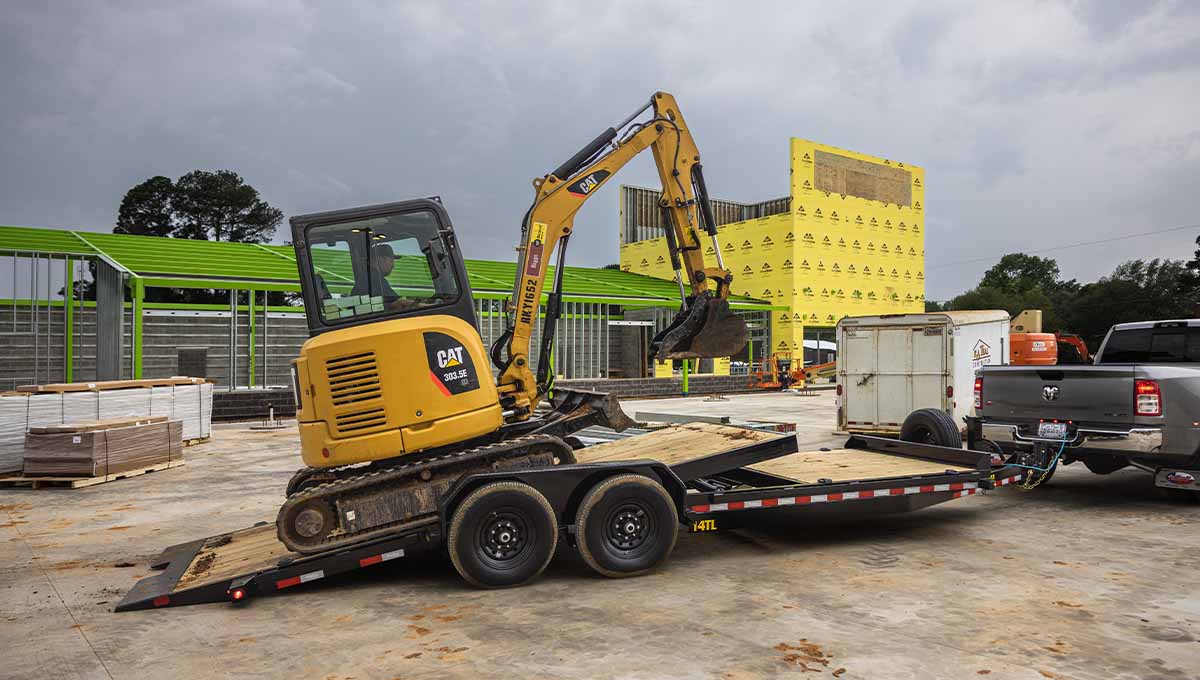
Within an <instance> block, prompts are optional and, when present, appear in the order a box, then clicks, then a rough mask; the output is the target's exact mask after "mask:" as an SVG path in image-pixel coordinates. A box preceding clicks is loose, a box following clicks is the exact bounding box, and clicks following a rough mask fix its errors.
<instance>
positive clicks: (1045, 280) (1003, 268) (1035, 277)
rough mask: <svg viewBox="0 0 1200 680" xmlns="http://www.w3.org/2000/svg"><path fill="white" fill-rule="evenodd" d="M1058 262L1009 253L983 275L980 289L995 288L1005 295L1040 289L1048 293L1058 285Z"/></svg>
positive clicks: (1045, 258)
mask: <svg viewBox="0 0 1200 680" xmlns="http://www.w3.org/2000/svg"><path fill="white" fill-rule="evenodd" d="M1058 273H1059V272H1058V262H1056V261H1055V260H1053V259H1052V258H1049V257H1038V256H1037V255H1026V254H1025V253H1009V254H1008V255H1005V256H1004V257H1002V258H1000V261H999V262H997V263H996V264H995V265H993V266H992V268H991V269H989V270H987V271H986V272H984V274H983V279H981V280H980V281H979V286H980V287H981V288H995V289H997V290H1001V291H1004V292H1006V293H1018V292H1021V291H1027V290H1032V289H1034V288H1040V289H1042V290H1043V291H1045V292H1047V293H1048V292H1050V291H1051V290H1053V289H1055V288H1056V287H1057V286H1058V285H1059V280H1058Z"/></svg>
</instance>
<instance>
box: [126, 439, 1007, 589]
mask: <svg viewBox="0 0 1200 680" xmlns="http://www.w3.org/2000/svg"><path fill="white" fill-rule="evenodd" d="M575 455H576V462H575V463H573V464H569V465H555V466H550V467H544V468H527V469H515V470H498V471H495V472H488V473H482V474H474V475H470V476H467V477H464V478H462V479H460V480H458V481H457V482H456V483H455V485H454V486H452V487H451V488H450V489H449V490H448V491H447V492H446V494H445V495H444V496H443V497H442V499H441V506H440V512H439V513H438V516H437V517H433V518H429V519H427V520H423V521H419V522H414V523H411V524H410V525H406V526H405V527H402V528H398V529H397V533H395V534H393V535H392V536H389V537H385V538H382V539H379V540H375V541H370V542H364V543H362V544H359V545H355V546H351V547H348V548H342V549H338V550H332V551H328V552H324V553H318V554H313V555H300V554H297V553H292V552H289V551H288V550H287V548H285V547H284V546H283V544H282V543H280V542H279V540H278V538H276V535H275V526H274V525H273V524H266V523H261V524H258V525H255V526H252V527H249V528H246V529H241V530H238V531H234V532H231V533H227V534H221V535H218V536H213V537H210V538H204V539H200V540H196V541H191V542H188V543H182V544H180V545H176V546H172V547H170V548H167V549H166V550H165V551H164V552H163V553H162V555H161V556H160V557H159V558H158V560H157V561H156V562H155V563H154V564H153V565H151V566H152V567H153V568H155V569H160V570H161V572H162V573H160V574H157V575H155V576H150V577H147V578H145V579H142V580H141V581H139V582H138V583H137V584H136V585H135V586H134V587H133V589H132V590H130V591H129V593H128V594H127V595H126V596H125V598H124V599H123V600H121V602H120V604H118V605H117V607H116V611H129V610H135V609H149V608H154V607H167V606H176V605H185V604H198V603H203V602H219V601H231V602H242V601H245V600H247V599H249V598H251V597H252V596H254V595H256V594H260V593H269V592H273V591H277V590H283V589H285V588H292V587H296V586H300V585H302V584H305V583H309V582H311V581H315V580H318V579H323V578H328V577H330V576H334V575H337V574H341V573H344V572H348V571H352V570H355V569H361V568H363V567H369V566H372V565H375V564H379V563H381V562H387V561H390V560H395V559H400V558H404V557H406V556H409V555H412V554H414V553H416V552H418V551H422V550H431V549H441V548H444V549H446V550H447V551H448V552H449V554H450V557H451V560H452V561H453V562H454V566H455V568H457V569H458V571H459V573H460V574H462V576H463V577H464V578H465V579H466V580H467V581H469V582H471V583H473V584H475V585H479V586H484V587H497V586H508V585H519V584H521V583H524V582H527V581H529V580H530V579H532V578H533V577H535V576H537V575H538V574H539V573H540V572H541V571H542V570H543V569H544V568H545V567H546V565H547V564H548V563H549V561H550V558H551V557H552V556H553V554H554V549H555V546H556V545H557V543H558V541H559V540H564V541H568V542H569V543H570V544H571V545H573V546H574V547H576V548H577V549H578V550H579V553H580V555H581V557H583V559H584V561H585V562H587V563H588V564H589V565H590V566H591V567H592V568H593V569H595V570H596V571H598V572H599V573H601V574H604V575H606V576H613V577H619V576H631V575H635V574H638V573H642V572H644V571H647V570H649V569H651V568H653V567H654V566H655V565H657V564H658V563H659V562H661V561H662V560H663V559H665V558H666V557H667V556H668V555H669V554H670V552H671V549H672V548H673V547H674V543H675V538H676V534H677V531H678V528H679V527H681V526H682V527H683V528H684V529H685V530H687V531H692V532H705V531H715V530H719V529H726V528H734V527H739V526H747V525H749V524H752V523H754V522H758V521H762V520H766V519H768V518H769V519H771V520H772V521H774V520H779V519H783V520H784V521H791V520H792V519H793V518H795V517H797V516H800V517H804V516H808V515H816V514H821V515H830V514H841V513H847V514H848V513H851V512H853V513H877V514H886V513H896V512H907V511H911V510H917V509H920V508H924V507H928V506H930V505H935V504H937V503H942V502H945V501H948V500H952V499H955V498H961V497H964V496H970V495H972V494H975V493H977V492H978V491H980V490H982V489H988V488H992V487H995V486H1000V485H1003V484H1008V483H1011V482H1012V481H1014V480H1015V479H1016V478H1017V476H1018V474H1019V471H1018V470H1016V469H1014V468H1007V467H1006V468H998V469H994V468H993V467H992V462H991V456H990V455H988V454H987V453H981V452H977V451H967V450H961V449H950V448H944V447H939V446H931V445H926V444H917V443H912V442H903V441H896V440H892V439H882V438H876V437H865V436H852V437H850V438H849V439H848V440H847V441H846V442H845V444H844V445H843V446H842V447H841V448H836V449H820V450H816V451H802V452H801V451H797V444H796V438H795V436H794V435H781V434H779V433H774V432H763V431H759V430H751V429H744V428H738V427H732V426H728V425H716V424H708V423H689V424H684V425H673V426H670V427H667V428H663V429H661V430H655V431H652V432H649V433H647V434H642V435H638V436H634V437H629V438H626V439H619V440H616V441H612V442H607V443H603V444H599V445H596V446H589V447H586V448H583V449H580V450H578V451H576V452H575ZM351 519H352V518H351Z"/></svg>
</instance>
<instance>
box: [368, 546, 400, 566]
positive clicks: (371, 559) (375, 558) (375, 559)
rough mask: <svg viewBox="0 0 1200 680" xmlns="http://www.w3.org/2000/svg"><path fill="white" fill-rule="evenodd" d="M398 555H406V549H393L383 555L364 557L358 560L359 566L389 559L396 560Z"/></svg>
mask: <svg viewBox="0 0 1200 680" xmlns="http://www.w3.org/2000/svg"><path fill="white" fill-rule="evenodd" d="M397 557H404V551H403V550H393V551H391V552H385V553H383V554H381V555H371V556H370V557H364V558H362V559H361V560H359V561H358V566H360V567H369V566H371V565H372V564H379V563H380V562H387V561H388V560H394V559H396V558H397Z"/></svg>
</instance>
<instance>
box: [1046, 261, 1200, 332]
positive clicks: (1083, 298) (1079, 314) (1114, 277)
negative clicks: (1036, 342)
mask: <svg viewBox="0 0 1200 680" xmlns="http://www.w3.org/2000/svg"><path fill="white" fill-rule="evenodd" d="M1189 264H1190V263H1185V262H1184V261H1182V260H1159V259H1155V260H1150V261H1145V260H1129V261H1127V262H1124V263H1122V264H1121V265H1119V266H1118V267H1117V268H1116V269H1114V270H1113V273H1112V274H1109V275H1108V276H1105V277H1103V278H1101V279H1100V280H1099V281H1096V282H1095V283H1089V284H1087V285H1085V286H1082V287H1081V288H1080V290H1079V292H1078V294H1077V295H1076V296H1075V297H1074V299H1073V300H1072V303H1071V305H1070V307H1068V308H1064V309H1065V311H1066V314H1067V316H1068V323H1069V325H1070V326H1071V327H1072V328H1073V329H1074V331H1075V332H1077V333H1079V334H1080V335H1081V336H1083V338H1084V340H1086V341H1087V343H1088V346H1089V347H1092V348H1096V347H1097V346H1098V345H1099V343H1100V341H1101V340H1102V339H1103V338H1104V334H1105V333H1107V332H1108V328H1109V326H1111V325H1113V324H1117V323H1125V322H1127V321H1147V320H1153V319H1180V318H1191V317H1194V316H1196V314H1197V310H1196V305H1197V303H1198V302H1200V284H1197V282H1196V280H1195V278H1194V276H1193V275H1192V270H1191V269H1190V268H1189Z"/></svg>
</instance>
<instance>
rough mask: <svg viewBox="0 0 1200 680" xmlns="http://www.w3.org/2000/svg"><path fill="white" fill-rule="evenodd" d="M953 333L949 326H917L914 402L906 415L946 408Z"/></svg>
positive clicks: (913, 375) (913, 386) (913, 384)
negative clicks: (948, 360) (949, 349)
mask: <svg viewBox="0 0 1200 680" xmlns="http://www.w3.org/2000/svg"><path fill="white" fill-rule="evenodd" d="M949 333H950V329H949V328H948V327H945V326H926V327H924V328H914V329H913V332H912V344H913V347H912V357H913V359H912V362H913V366H912V402H911V403H910V404H909V409H908V411H907V413H906V414H905V416H907V414H908V413H912V412H913V411H915V410H917V409H919V408H945V406H946V402H945V399H946V384H947V382H948V380H949V370H948V368H949V366H948V364H947V357H946V354H947V347H948V346H949V344H950V342H949V341H950V338H949V337H948V336H949ZM901 422H903V421H901Z"/></svg>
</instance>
